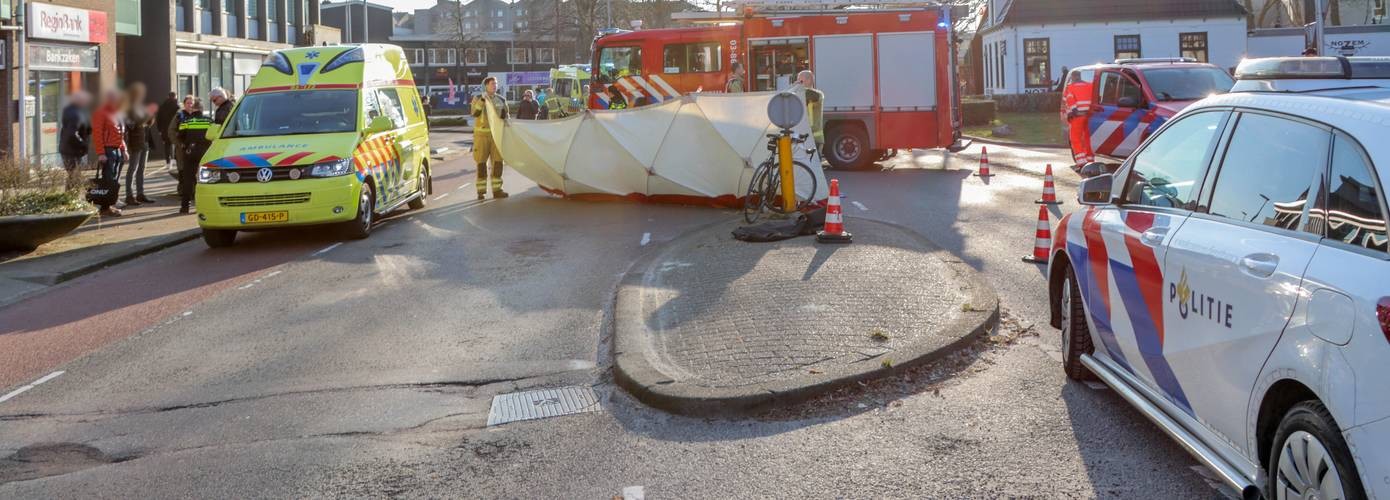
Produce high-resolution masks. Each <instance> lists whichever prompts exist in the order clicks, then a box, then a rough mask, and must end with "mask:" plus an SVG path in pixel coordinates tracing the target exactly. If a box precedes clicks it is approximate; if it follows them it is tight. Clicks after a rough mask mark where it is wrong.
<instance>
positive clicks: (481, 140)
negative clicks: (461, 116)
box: [472, 76, 507, 200]
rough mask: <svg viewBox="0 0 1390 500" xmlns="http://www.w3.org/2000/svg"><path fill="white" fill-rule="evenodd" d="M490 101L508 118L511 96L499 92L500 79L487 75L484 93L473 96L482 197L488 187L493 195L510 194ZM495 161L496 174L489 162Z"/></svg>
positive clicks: (478, 181)
mask: <svg viewBox="0 0 1390 500" xmlns="http://www.w3.org/2000/svg"><path fill="white" fill-rule="evenodd" d="M486 102H491V103H492V107H493V108H495V109H497V114H498V116H499V117H500V118H502V119H503V120H505V119H507V100H506V99H503V98H502V96H500V95H497V79H496V78H493V77H491V76H489V77H487V78H484V79H483V95H478V96H473V103H472V111H473V118H474V119H475V121H474V124H473V161H474V162H476V163H477V164H478V179H477V181H475V182H474V184H477V186H478V199H480V200H481V199H483V198H484V197H486V195H487V192H488V190H489V189H490V190H491V191H492V197H493V198H494V199H495V198H506V197H507V192H506V191H503V190H502V150H501V149H500V148H498V146H497V144H496V143H494V142H493V141H492V127H491V125H492V124H491V123H489V120H488V116H487V105H486V104H485V103H486ZM489 162H490V163H492V175H491V176H489V175H488V163H489Z"/></svg>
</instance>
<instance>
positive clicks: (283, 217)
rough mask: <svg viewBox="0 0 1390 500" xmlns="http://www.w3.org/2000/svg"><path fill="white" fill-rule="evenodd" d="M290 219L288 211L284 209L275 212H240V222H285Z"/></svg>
mask: <svg viewBox="0 0 1390 500" xmlns="http://www.w3.org/2000/svg"><path fill="white" fill-rule="evenodd" d="M289 220H290V213H289V212H288V211H285V210H280V211H276V212H242V213H241V223H242V224H266V223H272V222H286V221H289Z"/></svg>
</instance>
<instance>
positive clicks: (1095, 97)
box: [1060, 58, 1235, 158]
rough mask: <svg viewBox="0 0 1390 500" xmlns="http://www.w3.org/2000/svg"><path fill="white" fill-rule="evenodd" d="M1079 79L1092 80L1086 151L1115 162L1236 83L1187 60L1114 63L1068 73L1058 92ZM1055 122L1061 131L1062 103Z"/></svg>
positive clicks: (1064, 124)
mask: <svg viewBox="0 0 1390 500" xmlns="http://www.w3.org/2000/svg"><path fill="white" fill-rule="evenodd" d="M1078 80H1084V81H1088V82H1091V88H1092V96H1091V103H1092V105H1091V110H1090V112H1088V113H1087V119H1086V123H1087V126H1088V128H1089V129H1090V131H1091V149H1092V151H1093V152H1094V153H1095V154H1098V155H1106V156H1112V157H1117V158H1124V157H1126V156H1129V154H1130V153H1133V152H1134V149H1135V148H1138V147H1139V144H1141V143H1143V142H1144V139H1147V138H1148V137H1149V135H1150V134H1152V133H1154V131H1156V130H1158V128H1159V127H1160V126H1162V125H1163V122H1166V121H1168V119H1169V118H1171V117H1172V116H1173V115H1174V114H1177V112H1178V111H1181V110H1182V109H1183V108H1185V107H1187V106H1188V105H1189V104H1192V103H1194V102H1196V101H1197V100H1199V99H1202V98H1204V97H1207V96H1209V95H1213V94H1224V93H1226V92H1229V91H1230V90H1231V86H1233V85H1235V79H1233V78H1231V75H1230V74H1229V73H1227V72H1226V70H1224V69H1221V68H1219V67H1217V66H1216V65H1213V64H1207V63H1199V62H1196V60H1194V59H1191V58H1168V59H1119V60H1116V61H1115V62H1114V63H1111V64H1095V65H1091V66H1082V67H1079V68H1076V69H1073V70H1071V71H1070V72H1068V73H1067V77H1066V79H1065V81H1063V82H1062V87H1061V88H1062V90H1063V91H1065V90H1066V88H1067V86H1068V85H1070V84H1072V83H1073V82H1076V81H1078ZM1060 118H1061V120H1062V128H1063V132H1066V129H1067V110H1066V102H1065V99H1063V104H1062V110H1061V117H1060ZM1065 136H1066V135H1065V134H1064V137H1065Z"/></svg>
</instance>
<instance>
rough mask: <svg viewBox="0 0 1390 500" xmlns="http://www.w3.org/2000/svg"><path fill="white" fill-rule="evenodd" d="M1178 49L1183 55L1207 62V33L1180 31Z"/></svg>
mask: <svg viewBox="0 0 1390 500" xmlns="http://www.w3.org/2000/svg"><path fill="white" fill-rule="evenodd" d="M1178 50H1179V55H1181V56H1183V57H1191V58H1193V59H1196V60H1197V62H1207V34H1206V33H1205V32H1202V33H1179V34H1178Z"/></svg>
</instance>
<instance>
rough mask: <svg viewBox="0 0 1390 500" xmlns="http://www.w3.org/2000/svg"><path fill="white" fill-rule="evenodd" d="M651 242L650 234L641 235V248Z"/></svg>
mask: <svg viewBox="0 0 1390 500" xmlns="http://www.w3.org/2000/svg"><path fill="white" fill-rule="evenodd" d="M651 242H652V233H642V246H647V244H648V243H651Z"/></svg>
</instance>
